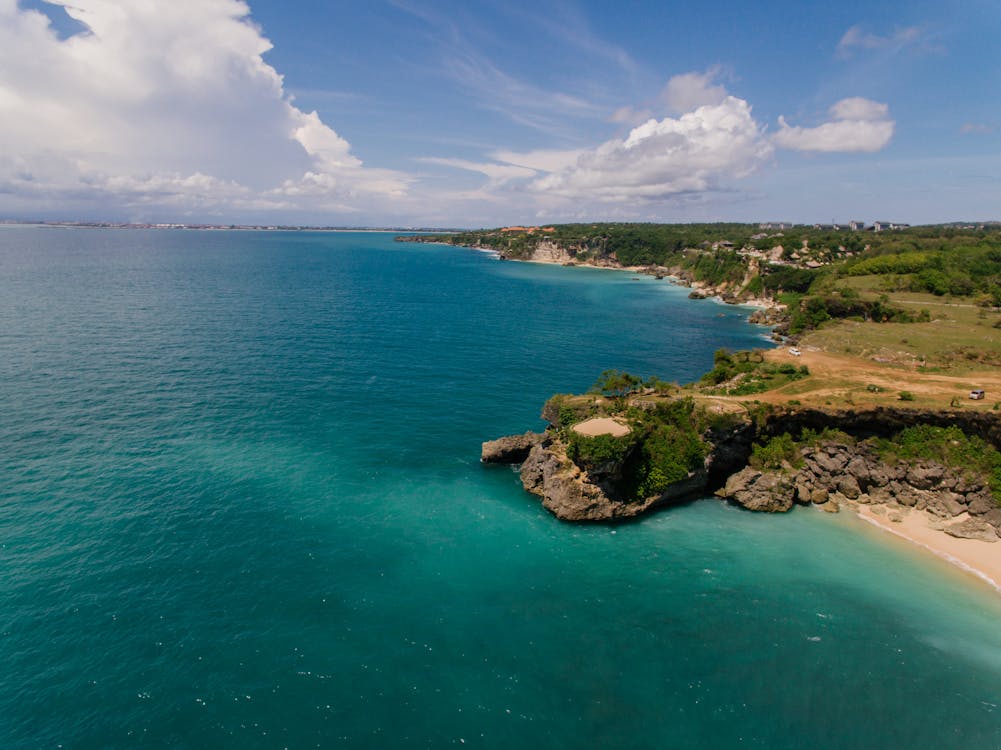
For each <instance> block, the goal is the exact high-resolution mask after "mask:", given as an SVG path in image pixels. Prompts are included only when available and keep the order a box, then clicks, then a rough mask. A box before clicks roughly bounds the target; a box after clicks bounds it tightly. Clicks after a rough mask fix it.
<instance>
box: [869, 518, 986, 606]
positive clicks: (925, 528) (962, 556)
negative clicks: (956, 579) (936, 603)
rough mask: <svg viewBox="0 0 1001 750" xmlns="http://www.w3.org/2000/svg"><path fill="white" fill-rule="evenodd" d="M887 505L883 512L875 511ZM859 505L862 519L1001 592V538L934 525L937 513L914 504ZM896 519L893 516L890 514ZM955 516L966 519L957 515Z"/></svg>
mask: <svg viewBox="0 0 1001 750" xmlns="http://www.w3.org/2000/svg"><path fill="white" fill-rule="evenodd" d="M875 508H883V509H884V512H883V513H878V512H874V509H875ZM885 509H886V506H869V505H859V506H858V507H857V509H855V514H856V515H857V516H858V517H859V519H861V520H862V521H864V522H866V523H868V524H870V525H872V526H874V527H876V528H878V529H880V530H882V531H884V532H886V533H889V534H892V535H893V536H895V537H897V538H899V539H903V540H906V541H907V542H909V543H911V544H913V545H916V546H918V547H921V548H923V549H925V550H926V551H928V552H930V553H931V554H933V555H935V556H936V557H938V558H940V559H941V560H944V561H946V562H948V563H950V564H952V565H953V566H955V567H957V568H959V569H960V570H962V571H964V572H965V573H967V574H969V575H972V576H975V577H976V578H978V579H980V580H981V581H983V582H985V583H987V584H988V585H989V586H990V587H991V588H993V589H994V590H995V591H996V592H997V593H999V594H1001V542H993V543H992V542H984V541H980V540H979V539H960V538H957V537H954V536H950V535H949V534H947V533H946V532H945V531H942V530H941V529H940V528H934V526H933V525H931V524H932V523H934V522H935V521H936V520H938V521H939V522H941V519H936V518H935V516H933V515H932V514H930V513H928V512H927V511H920V510H913V509H910V508H904V507H900V508H896V507H895V508H892V509H891V512H889V513H888V512H885ZM891 515H892V516H893V518H894V519H895V520H891V518H890V516H891ZM955 520H962V518H957V519H955Z"/></svg>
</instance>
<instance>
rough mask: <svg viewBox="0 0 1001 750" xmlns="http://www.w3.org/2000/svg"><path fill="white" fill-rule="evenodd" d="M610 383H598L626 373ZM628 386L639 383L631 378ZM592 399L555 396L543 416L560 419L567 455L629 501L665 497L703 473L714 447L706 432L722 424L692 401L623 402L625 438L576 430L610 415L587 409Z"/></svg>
mask: <svg viewBox="0 0 1001 750" xmlns="http://www.w3.org/2000/svg"><path fill="white" fill-rule="evenodd" d="M614 375H615V377H614V378H613V379H611V380H610V379H609V373H604V374H603V375H602V377H601V378H600V379H599V381H598V383H599V384H601V383H604V384H606V385H607V384H610V383H611V384H615V383H618V382H620V380H621V376H622V375H623V373H615V374H614ZM626 381H628V382H637V383H638V382H639V379H638V378H633V377H632V376H629V377H628V378H626ZM587 403H588V402H587V400H586V399H582V397H574V396H554V397H553V398H552V399H550V400H549V402H548V403H547V404H546V407H545V409H544V410H543V416H547V415H548V417H547V418H551V417H553V416H555V418H556V419H557V420H558V421H557V422H555V424H556V426H557V428H558V429H559V433H560V435H561V436H562V439H563V441H564V442H565V443H566V445H567V455H568V456H569V458H570V459H571V460H572V461H573V462H574V463H576V464H577V465H578V466H580V467H581V468H582V469H584V470H586V471H588V472H592V473H595V472H596V473H597V474H599V475H605V476H607V481H609V482H611V483H613V484H615V485H616V486H617V487H618V489H619V491H620V493H621V494H622V495H623V497H627V498H631V499H634V500H641V499H644V498H647V497H652V496H654V495H658V494H660V493H662V492H664V491H665V490H666V489H667V488H668V487H670V486H671V485H672V484H675V483H676V482H679V481H682V480H684V479H685V478H686V477H688V475H689V474H690V473H691V472H693V471H696V470H698V469H700V468H701V467H702V465H703V461H704V460H705V457H706V455H707V451H708V446H707V444H706V442H705V440H704V438H703V437H702V435H703V432H704V431H705V430H706V429H708V428H709V427H710V426H711V425H712V424H715V423H716V422H717V421H718V420H716V419H714V418H712V417H710V416H708V415H706V414H705V412H704V411H703V410H702V409H701V408H699V407H697V406H696V404H695V402H694V401H693V400H692V399H691V398H676V399H669V400H658V401H657V402H655V403H645V404H644V405H642V406H639V405H633V406H625V405H623V404H622V403H621V401H620V402H619V403H618V408H615V409H613V410H610V411H614V412H615V413H617V414H618V415H619V416H622V417H623V418H624V419H626V420H627V421H628V422H629V424H630V427H631V432H630V433H629V434H628V435H625V436H623V437H613V436H611V435H598V436H587V435H582V434H580V433H579V432H577V431H576V430H574V429H573V428H572V426H573V425H574V424H577V423H579V422H581V421H583V420H584V419H587V418H590V417H591V416H595V415H596V414H595V409H598V413H602V414H603V415H607V414H608V413H609V411H604V410H601V409H600V407H595V406H594V401H593V398H592V399H591V400H590V403H591V406H590V407H588V406H587Z"/></svg>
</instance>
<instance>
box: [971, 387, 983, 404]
mask: <svg viewBox="0 0 1001 750" xmlns="http://www.w3.org/2000/svg"><path fill="white" fill-rule="evenodd" d="M983 397H984V389H983V388H977V389H975V390H972V391H970V398H972V399H976V400H977V401H979V400H980V399H982V398H983Z"/></svg>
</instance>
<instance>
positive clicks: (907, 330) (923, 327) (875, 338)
mask: <svg viewBox="0 0 1001 750" xmlns="http://www.w3.org/2000/svg"><path fill="white" fill-rule="evenodd" d="M839 286H846V287H849V288H851V289H853V290H855V291H857V292H859V294H860V295H861V296H862V297H863V298H869V299H876V298H878V297H879V296H881V295H883V294H886V295H887V297H888V298H889V301H890V304H892V305H894V306H899V307H903V308H905V309H909V308H913V309H915V310H927V311H928V312H929V313H930V315H931V321H930V322H928V323H874V322H861V321H852V320H843V321H832V322H829V323H826V324H824V325H823V326H822V327H821V328H820V329H818V330H815V331H811V332H810V333H808V334H807V335H806V336H804V337H803V339H802V344H803V345H804V346H807V347H816V348H818V349H823V350H825V351H829V352H837V353H842V354H849V355H853V356H856V357H861V358H863V359H868V360H872V361H875V362H882V363H884V364H888V365H899V366H904V367H907V368H911V369H918V368H921V369H924V370H925V371H948V372H952V373H955V374H960V373H969V374H971V375H973V374H975V373H976V372H978V371H980V370H983V369H984V368H986V367H994V366H999V365H1001V328H998V327H995V326H996V325H1001V311H998V310H995V309H988V308H984V307H980V306H978V305H976V304H974V302H973V300H971V299H970V298H963V297H959V298H951V297H948V296H946V297H938V296H935V295H933V294H921V293H915V292H889V293H888V292H884V291H882V290H881V289H880V277H878V276H859V277H854V278H848V279H843V280H841V281H840V282H839Z"/></svg>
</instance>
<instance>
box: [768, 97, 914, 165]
mask: <svg viewBox="0 0 1001 750" xmlns="http://www.w3.org/2000/svg"><path fill="white" fill-rule="evenodd" d="M829 112H830V115H831V117H832V118H833V121H831V122H825V123H823V124H822V125H818V126H817V127H813V128H803V127H794V126H791V125H789V124H788V123H787V122H786V120H785V118H784V117H779V132H777V133H776V134H775V135H774V136H772V141H773V142H774V143H775V145H776V146H779V147H781V148H787V149H791V150H794V151H824V152H873V151H879V150H880V149H881V148H883V147H884V146H886V144H888V143H889V142H890V139H891V138H892V137H893V131H894V128H895V123H894V121H893V120H890V119H887V118H888V117H889V114H890V110H889V107H887V105H886V104H882V103H880V102H874V101H871V100H869V99H863V98H861V97H851V98H848V99H842V100H841V101H839V102H837V103H836V104H834V105H833V106H832V107H831V108H830V110H829Z"/></svg>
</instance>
